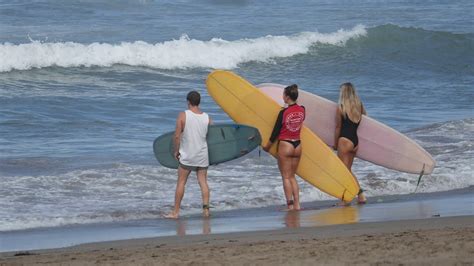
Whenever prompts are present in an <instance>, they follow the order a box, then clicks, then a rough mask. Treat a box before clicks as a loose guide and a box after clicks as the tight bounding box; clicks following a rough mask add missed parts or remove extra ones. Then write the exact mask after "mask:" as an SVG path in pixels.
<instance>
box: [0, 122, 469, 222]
mask: <svg viewBox="0 0 474 266" xmlns="http://www.w3.org/2000/svg"><path fill="white" fill-rule="evenodd" d="M473 132H474V119H465V120H460V121H452V122H446V123H440V124H435V125H432V126H430V127H427V128H422V129H418V130H414V131H411V132H408V133H407V134H408V136H409V137H412V138H414V139H415V140H416V141H417V142H419V143H420V144H421V145H422V146H423V147H425V148H426V149H427V150H428V151H429V152H430V153H431V154H432V155H433V157H434V158H435V160H436V161H437V167H436V168H435V170H434V171H433V173H432V174H431V175H430V176H426V177H424V178H423V180H422V183H421V185H420V187H419V189H418V191H419V192H434V191H445V190H452V189H457V188H465V187H469V186H473V185H474V179H473V178H472V173H473V165H474V156H473V154H474V148H473V147H474V146H473V145H474V142H473V140H472V138H471V136H472V133H473ZM353 170H354V172H355V174H356V175H357V177H358V178H359V180H360V182H361V185H362V187H363V188H364V189H366V191H367V195H368V196H369V197H370V196H379V195H390V194H408V193H412V192H413V191H414V190H415V188H416V183H417V175H413V174H404V173H400V172H396V171H392V170H388V169H385V168H382V167H379V166H375V165H373V164H370V163H367V162H362V161H360V160H357V161H356V162H355V165H354V168H353ZM193 175H194V174H193ZM0 179H1V180H2V186H0V195H2V197H0V221H2V223H0V231H10V230H19V229H26V228H35V227H45V226H60V225H66V224H75V223H77V224H84V223H94V222H108V221H126V220H133V219H146V218H158V217H159V216H160V215H161V214H163V213H165V212H168V211H170V210H171V207H172V205H173V200H174V189H175V185H176V170H171V169H167V168H164V167H161V166H159V165H128V164H117V165H115V166H113V167H111V168H107V169H88V170H75V171H71V172H68V173H64V174H59V175H42V176H2V177H0ZM208 180H209V186H210V188H211V191H212V197H211V205H212V206H214V207H215V209H213V211H221V210H230V209H242V208H250V207H263V206H270V205H281V204H284V202H285V199H284V195H283V189H282V184H281V177H280V174H279V172H278V168H277V165H276V160H275V159H274V158H272V157H270V156H268V155H266V154H264V155H262V156H261V157H258V155H257V152H256V151H255V152H252V153H251V154H250V155H248V156H246V157H244V158H242V159H239V160H236V161H232V162H229V163H226V164H222V165H218V166H215V167H211V168H210V170H209V177H208ZM298 181H299V183H300V185H301V200H302V201H303V202H309V201H318V200H327V199H333V198H331V197H330V196H328V195H326V194H324V193H323V192H321V191H319V190H317V189H315V188H314V187H312V186H311V185H309V184H308V183H306V182H304V181H302V180H301V179H300V178H298ZM303 205H304V203H303ZM200 206H201V193H200V190H199V186H198V183H197V181H196V178H195V177H194V176H191V177H190V178H189V180H188V183H187V186H186V195H185V197H184V200H183V205H182V207H183V212H182V214H183V215H190V214H193V213H199V212H200Z"/></svg>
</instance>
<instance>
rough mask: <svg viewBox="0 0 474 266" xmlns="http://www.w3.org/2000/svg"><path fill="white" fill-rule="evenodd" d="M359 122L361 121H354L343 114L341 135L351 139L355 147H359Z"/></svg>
mask: <svg viewBox="0 0 474 266" xmlns="http://www.w3.org/2000/svg"><path fill="white" fill-rule="evenodd" d="M359 124H360V121H359V123H354V122H352V120H351V119H349V116H348V115H346V116H345V117H344V115H342V125H341V135H340V136H339V137H340V138H341V137H344V138H346V139H349V140H350V141H352V143H353V144H354V147H357V145H359V137H358V136H357V128H358V127H359Z"/></svg>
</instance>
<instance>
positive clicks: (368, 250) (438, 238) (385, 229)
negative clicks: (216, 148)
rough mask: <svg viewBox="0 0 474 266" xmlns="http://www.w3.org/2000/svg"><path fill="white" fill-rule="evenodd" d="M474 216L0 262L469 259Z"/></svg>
mask: <svg viewBox="0 0 474 266" xmlns="http://www.w3.org/2000/svg"><path fill="white" fill-rule="evenodd" d="M472 254H474V216H458V217H446V218H430V219H418V220H404V221H389V222H368V223H356V224H344V225H331V226H321V227H300V228H285V229H278V230H270V231H258V232H240V233H227V234H215V235H189V236H172V237H159V238H148V239H135V240H123V241H112V242H101V243H93V244H84V245H79V246H75V247H71V248H63V249H54V250H42V251H36V252H34V251H31V252H29V253H25V252H23V253H19V252H16V253H15V252H10V253H3V254H2V255H1V257H0V265H35V264H48V265H64V264H67V265H84V264H113V265H224V264H225V265H254V264H257V265H290V264H291V265H315V264H326V265H327V264H332V265H337V264H349V263H350V264H397V265H399V264H408V265H410V264H411V265H415V264H416V265H419V264H424V265H454V264H465V265H472V264H474V257H473V256H472Z"/></svg>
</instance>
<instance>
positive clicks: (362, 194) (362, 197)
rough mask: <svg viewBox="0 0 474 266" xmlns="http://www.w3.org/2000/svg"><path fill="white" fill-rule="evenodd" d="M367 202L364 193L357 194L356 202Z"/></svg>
mask: <svg viewBox="0 0 474 266" xmlns="http://www.w3.org/2000/svg"><path fill="white" fill-rule="evenodd" d="M366 203H367V198H366V197H365V195H364V193H360V194H359V195H358V196H357V204H366Z"/></svg>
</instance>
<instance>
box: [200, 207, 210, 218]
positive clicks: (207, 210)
mask: <svg viewBox="0 0 474 266" xmlns="http://www.w3.org/2000/svg"><path fill="white" fill-rule="evenodd" d="M202 216H204V217H209V216H211V213H210V212H209V209H203V210H202Z"/></svg>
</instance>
